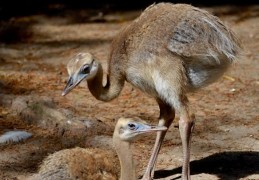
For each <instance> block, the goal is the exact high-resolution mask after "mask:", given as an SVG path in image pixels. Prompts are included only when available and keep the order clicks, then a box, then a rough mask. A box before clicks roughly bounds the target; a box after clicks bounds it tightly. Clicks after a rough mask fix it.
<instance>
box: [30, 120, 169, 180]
mask: <svg viewBox="0 0 259 180" xmlns="http://www.w3.org/2000/svg"><path fill="white" fill-rule="evenodd" d="M166 129H167V128H166V127H158V126H151V125H148V124H146V123H145V122H144V121H142V120H139V119H138V120H136V119H132V118H120V119H119V120H118V122H117V124H116V126H115V130H114V134H113V144H114V148H115V150H116V152H117V154H118V157H119V159H118V157H117V156H116V153H114V152H113V151H109V150H102V149H97V148H93V149H84V148H79V147H77V148H73V149H65V150H61V151H58V152H56V153H54V154H51V155H49V156H48V157H47V158H46V159H44V161H43V163H42V164H41V166H40V169H39V172H38V173H37V174H35V175H33V176H32V177H31V178H30V180H75V179H79V180H85V179H89V180H90V179H93V180H117V179H119V177H120V179H121V180H136V174H135V166H134V162H133V157H132V152H131V151H132V149H131V148H132V147H131V144H130V143H131V142H132V141H133V140H134V138H136V137H137V136H138V135H140V134H143V133H147V132H156V131H165V130H166Z"/></svg>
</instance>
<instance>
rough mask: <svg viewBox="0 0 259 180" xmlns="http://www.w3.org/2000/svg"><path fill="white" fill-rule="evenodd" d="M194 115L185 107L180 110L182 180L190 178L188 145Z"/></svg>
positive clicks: (189, 144)
mask: <svg viewBox="0 0 259 180" xmlns="http://www.w3.org/2000/svg"><path fill="white" fill-rule="evenodd" d="M194 123H195V117H194V115H193V114H191V116H190V114H189V111H188V110H187V108H186V109H184V110H182V111H181V112H180V120H179V131H180V136H181V140H182V146H183V167H182V180H190V179H191V178H190V146H191V143H190V142H191V133H192V131H193V128H194Z"/></svg>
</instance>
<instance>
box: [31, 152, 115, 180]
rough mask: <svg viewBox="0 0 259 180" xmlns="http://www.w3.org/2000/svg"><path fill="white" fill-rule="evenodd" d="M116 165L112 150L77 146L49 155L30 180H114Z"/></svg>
mask: <svg viewBox="0 0 259 180" xmlns="http://www.w3.org/2000/svg"><path fill="white" fill-rule="evenodd" d="M118 166H119V160H118V157H117V156H116V153H114V152H112V151H108V150H101V149H85V148H79V147H77V148H73V149H65V150H61V151H58V152H56V153H54V154H51V155H49V156H48V157H47V158H46V159H44V161H43V163H42V164H41V167H40V169H39V172H38V173H37V174H36V175H34V176H33V177H31V180H37V179H42V180H43V179H44V180H54V179H55V180H74V179H78V180H84V179H96V180H116V179H118V178H119V171H120V168H118Z"/></svg>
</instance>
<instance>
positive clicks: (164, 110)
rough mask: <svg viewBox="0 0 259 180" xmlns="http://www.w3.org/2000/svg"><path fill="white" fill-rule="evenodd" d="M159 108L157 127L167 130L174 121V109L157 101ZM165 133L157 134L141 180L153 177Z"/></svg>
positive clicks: (149, 179)
mask: <svg viewBox="0 0 259 180" xmlns="http://www.w3.org/2000/svg"><path fill="white" fill-rule="evenodd" d="M158 104H159V108H160V117H159V123H158V125H159V126H166V127H167V128H169V127H170V125H171V124H172V122H173V120H174V116H175V111H174V109H173V108H172V107H171V106H169V105H167V104H165V103H163V102H162V101H159V100H158ZM166 132H167V131H162V132H161V131H160V132H158V133H157V136H156V141H155V145H154V147H153V151H152V155H151V157H150V160H149V162H148V166H147V169H146V171H145V174H144V175H143V178H142V180H151V179H152V178H153V176H154V170H155V164H156V160H157V156H158V153H159V151H160V148H161V145H162V142H163V139H164V137H165V135H166Z"/></svg>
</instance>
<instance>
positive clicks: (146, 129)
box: [138, 125, 167, 133]
mask: <svg viewBox="0 0 259 180" xmlns="http://www.w3.org/2000/svg"><path fill="white" fill-rule="evenodd" d="M166 130H167V127H165V126H150V125H143V126H142V128H140V129H139V130H138V132H139V133H147V132H153V131H166Z"/></svg>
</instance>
